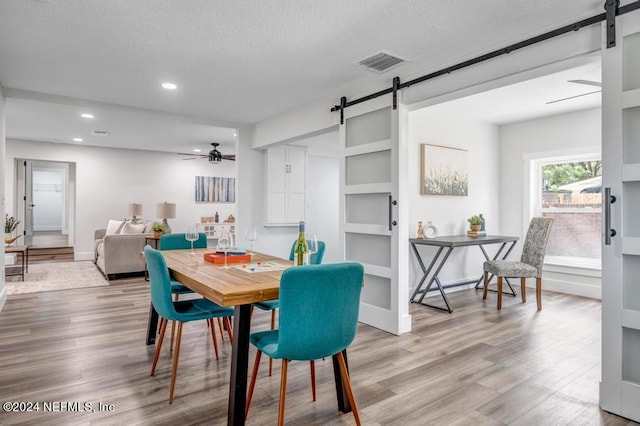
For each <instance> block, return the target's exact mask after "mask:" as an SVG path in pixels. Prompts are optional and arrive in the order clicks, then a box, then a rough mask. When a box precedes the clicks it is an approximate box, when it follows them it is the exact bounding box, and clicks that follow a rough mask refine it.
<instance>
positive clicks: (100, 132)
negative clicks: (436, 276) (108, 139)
mask: <svg viewBox="0 0 640 426" xmlns="http://www.w3.org/2000/svg"><path fill="white" fill-rule="evenodd" d="M91 136H109V132H108V131H106V130H92V131H91Z"/></svg>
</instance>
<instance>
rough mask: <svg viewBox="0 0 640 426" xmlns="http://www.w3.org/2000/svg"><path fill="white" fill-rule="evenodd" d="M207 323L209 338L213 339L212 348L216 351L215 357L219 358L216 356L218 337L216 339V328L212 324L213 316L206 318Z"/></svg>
mask: <svg viewBox="0 0 640 426" xmlns="http://www.w3.org/2000/svg"><path fill="white" fill-rule="evenodd" d="M207 322H208V323H209V328H210V329H211V340H212V341H213V350H214V351H215V352H216V359H220V358H219V357H218V339H216V328H215V327H214V326H213V324H214V323H213V318H209V319H207Z"/></svg>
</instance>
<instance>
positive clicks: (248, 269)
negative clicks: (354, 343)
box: [162, 249, 351, 425]
mask: <svg viewBox="0 0 640 426" xmlns="http://www.w3.org/2000/svg"><path fill="white" fill-rule="evenodd" d="M211 253H212V252H211V249H196V250H193V251H191V250H163V251H162V254H163V255H164V258H165V260H166V263H167V267H168V269H169V272H170V273H171V275H172V279H174V280H176V281H178V282H180V283H181V284H184V285H185V286H187V287H189V288H190V289H191V290H193V291H194V292H196V293H199V294H200V295H202V296H203V297H205V298H207V299H209V300H211V301H213V302H215V303H217V304H218V305H220V306H228V307H234V317H233V343H232V352H231V357H232V359H231V376H230V386H229V406H228V418H227V424H229V425H244V423H245V408H246V397H247V379H248V368H249V335H250V332H251V305H252V304H253V303H256V302H263V301H267V300H275V299H278V295H279V289H280V277H281V275H282V273H283V272H284V270H285V269H286V268H289V267H292V266H293V262H291V261H289V260H288V259H282V258H278V257H275V256H270V255H267V254H263V253H255V252H252V254H251V258H250V260H249V261H243V262H233V263H228V264H227V265H226V266H225V264H224V263H212V262H210V261H205V255H206V254H211ZM227 259H231V257H227ZM343 355H344V356H345V357H346V350H345V351H344V352H343ZM345 361H346V358H345ZM333 370H334V378H335V383H336V397H337V400H338V408H339V409H340V411H342V412H345V413H346V412H350V411H351V407H350V405H349V402H348V400H347V397H346V393H345V391H344V387H343V383H342V379H341V377H340V370H339V364H338V359H337V356H335V355H334V356H333Z"/></svg>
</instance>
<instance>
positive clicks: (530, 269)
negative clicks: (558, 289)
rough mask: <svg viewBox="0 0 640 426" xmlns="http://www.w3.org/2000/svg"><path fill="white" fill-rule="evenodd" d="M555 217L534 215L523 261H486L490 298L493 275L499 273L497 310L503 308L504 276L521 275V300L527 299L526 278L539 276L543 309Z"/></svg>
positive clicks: (526, 238) (485, 276)
mask: <svg viewBox="0 0 640 426" xmlns="http://www.w3.org/2000/svg"><path fill="white" fill-rule="evenodd" d="M551 225H553V218H549V217H534V218H532V219H531V222H530V223H529V230H528V231H527V236H526V237H525V240H524V247H523V249H522V256H521V258H520V261H516V260H489V261H486V262H484V265H483V269H484V293H483V295H482V299H483V300H486V299H487V292H488V288H489V280H490V278H491V277H490V275H489V274H491V275H495V276H496V277H498V289H497V291H498V310H500V309H502V284H503V279H504V278H520V293H521V294H522V303H525V302H526V301H527V293H526V292H527V290H526V286H525V284H526V279H527V278H535V279H536V301H537V304H538V310H541V309H542V265H543V263H544V253H545V251H546V248H547V241H549V234H550V233H551Z"/></svg>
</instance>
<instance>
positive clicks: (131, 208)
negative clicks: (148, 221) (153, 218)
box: [127, 203, 142, 216]
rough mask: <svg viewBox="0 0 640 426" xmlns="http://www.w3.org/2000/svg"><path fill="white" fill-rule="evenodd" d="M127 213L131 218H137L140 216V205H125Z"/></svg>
mask: <svg viewBox="0 0 640 426" xmlns="http://www.w3.org/2000/svg"><path fill="white" fill-rule="evenodd" d="M127 213H128V214H130V215H132V216H138V215H141V214H142V204H138V203H129V204H128V205H127Z"/></svg>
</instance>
